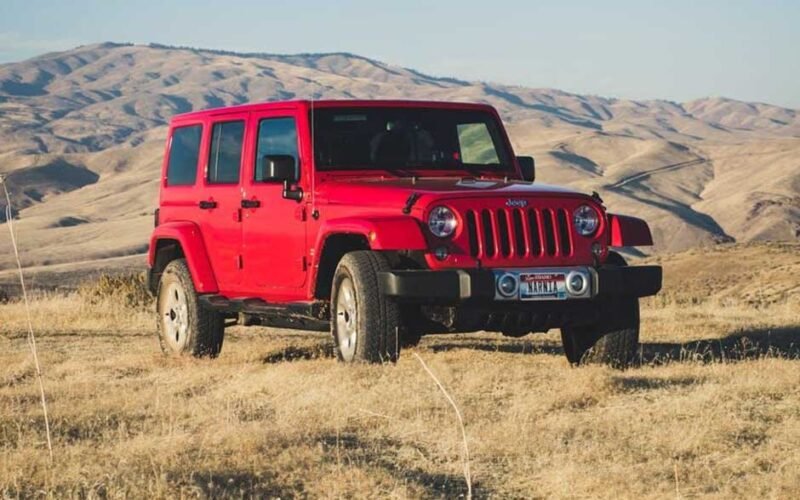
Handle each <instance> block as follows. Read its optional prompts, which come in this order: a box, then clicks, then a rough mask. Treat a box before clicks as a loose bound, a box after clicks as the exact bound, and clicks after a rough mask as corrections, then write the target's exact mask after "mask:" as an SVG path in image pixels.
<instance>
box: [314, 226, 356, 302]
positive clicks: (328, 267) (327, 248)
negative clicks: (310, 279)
mask: <svg viewBox="0 0 800 500" xmlns="http://www.w3.org/2000/svg"><path fill="white" fill-rule="evenodd" d="M356 250H370V246H369V242H368V240H367V236H365V235H363V234H359V233H334V234H330V235H328V237H327V238H325V240H324V241H323V242H322V247H321V253H320V256H319V267H318V269H317V275H316V280H315V283H314V298H316V299H322V300H328V299H330V298H331V286H332V285H333V275H334V273H335V272H336V267H337V266H338V265H339V261H341V260H342V257H344V256H345V255H346V254H347V253H349V252H354V251H356Z"/></svg>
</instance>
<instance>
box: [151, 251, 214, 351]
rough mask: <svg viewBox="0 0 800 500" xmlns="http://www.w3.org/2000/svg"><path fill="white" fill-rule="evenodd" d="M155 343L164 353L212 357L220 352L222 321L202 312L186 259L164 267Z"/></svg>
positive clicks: (157, 304)
mask: <svg viewBox="0 0 800 500" xmlns="http://www.w3.org/2000/svg"><path fill="white" fill-rule="evenodd" d="M156 311H157V314H158V340H159V343H160V344H161V350H162V351H164V353H165V354H175V355H187V354H188V355H191V356H194V357H197V358H200V357H210V358H215V357H217V356H218V355H219V353H220V351H221V350H222V341H223V339H224V336H225V319H224V317H223V316H222V315H221V314H219V313H217V312H215V311H209V310H206V309H203V308H202V307H201V306H200V304H199V303H198V301H197V292H196V291H195V288H194V282H192V276H191V274H190V273H189V268H188V266H187V265H186V260H184V259H176V260H173V261H172V262H170V263H169V264H167V267H166V268H165V269H164V272H163V273H162V275H161V280H160V281H159V282H158V293H157V295H156Z"/></svg>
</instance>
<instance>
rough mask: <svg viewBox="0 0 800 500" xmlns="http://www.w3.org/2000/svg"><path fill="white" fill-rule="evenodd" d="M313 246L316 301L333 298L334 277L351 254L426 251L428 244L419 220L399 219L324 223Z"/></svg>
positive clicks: (376, 218) (401, 217)
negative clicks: (340, 263) (339, 265)
mask: <svg viewBox="0 0 800 500" xmlns="http://www.w3.org/2000/svg"><path fill="white" fill-rule="evenodd" d="M318 235H319V236H318V237H317V241H316V244H315V245H314V248H315V252H316V255H317V256H318V258H317V260H316V261H317V263H318V265H317V266H316V267H315V276H314V277H313V280H312V293H313V296H314V298H317V299H322V300H327V299H330V295H331V284H332V282H333V274H334V272H335V271H336V266H337V265H338V264H339V261H340V260H341V259H342V257H344V255H345V254H346V253H348V252H352V251H356V250H374V251H379V252H393V251H400V250H426V249H427V242H426V241H425V237H424V235H423V234H422V229H421V228H420V226H419V222H418V221H417V219H415V218H413V217H410V216H397V217H346V218H341V219H332V220H328V221H325V222H324V223H323V224H322V226H321V227H320V230H319V233H318Z"/></svg>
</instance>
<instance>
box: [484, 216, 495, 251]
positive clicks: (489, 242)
mask: <svg viewBox="0 0 800 500" xmlns="http://www.w3.org/2000/svg"><path fill="white" fill-rule="evenodd" d="M492 222H493V221H492V212H491V211H489V210H488V209H484V210H483V212H481V223H482V224H481V225H482V226H483V253H484V254H485V255H486V256H487V257H494V256H495V254H496V253H497V248H496V247H495V245H494V231H493V230H494V224H493V223H492Z"/></svg>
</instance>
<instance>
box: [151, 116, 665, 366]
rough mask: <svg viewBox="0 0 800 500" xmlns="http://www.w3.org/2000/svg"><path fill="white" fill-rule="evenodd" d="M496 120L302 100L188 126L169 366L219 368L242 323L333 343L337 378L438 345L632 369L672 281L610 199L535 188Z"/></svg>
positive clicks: (183, 119) (154, 265) (168, 292)
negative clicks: (418, 346)
mask: <svg viewBox="0 0 800 500" xmlns="http://www.w3.org/2000/svg"><path fill="white" fill-rule="evenodd" d="M533 180H534V163H533V158H530V157H515V156H514V153H513V151H512V148H511V144H510V143H509V140H508V137H507V136H506V133H505V130H504V129H503V126H502V124H501V121H500V118H499V116H498V114H497V112H496V111H495V110H494V109H493V108H492V107H490V106H486V105H478V104H457V103H442V102H408V101H317V102H309V101H292V102H274V103H268V104H254V105H245V106H237V107H231V108H224V109H213V110H207V111H200V112H195V113H188V114H183V115H180V116H176V117H175V118H174V119H173V120H172V123H171V126H170V130H169V138H168V140H167V146H166V153H165V156H164V164H163V172H162V178H161V194H160V203H159V209H158V210H157V211H156V214H155V226H156V227H155V229H154V231H153V234H152V238H151V240H150V252H149V284H150V287H151V290H152V291H153V293H154V294H156V295H157V310H158V316H159V317H158V331H159V339H160V341H161V345H162V347H163V349H164V350H165V351H166V352H171V353H188V354H191V355H194V356H212V357H213V356H216V355H218V354H219V352H220V349H221V348H222V340H223V334H224V329H225V327H226V326H228V325H231V324H234V323H236V322H238V323H239V324H243V325H254V324H259V325H268V326H276V327H283V328H299V329H309V330H322V331H328V330H330V331H331V332H332V334H333V339H334V341H335V343H336V351H337V354H338V357H339V359H340V360H342V361H345V362H353V361H365V362H381V361H394V360H396V359H397V356H398V354H399V352H400V348H401V347H403V346H407V345H413V344H415V343H417V342H418V341H419V339H420V337H421V336H422V335H425V334H431V333H451V332H472V331H478V330H492V331H499V332H502V333H503V334H504V335H508V336H512V337H518V336H522V335H526V334H528V333H530V332H545V331H547V330H549V329H551V328H560V329H561V337H562V340H563V344H564V351H565V353H566V355H567V359H568V360H569V361H570V362H572V363H580V362H585V361H601V362H606V363H610V364H612V365H615V366H624V365H626V364H627V363H628V362H629V361H630V360H631V358H632V357H633V356H634V354H635V352H636V349H637V345H638V337H639V305H638V298H639V297H643V296H647V295H653V294H655V293H657V292H658V291H659V290H660V288H661V268H660V267H657V266H640V267H627V266H626V265H625V261H624V259H623V258H622V257H621V256H620V255H619V254H618V253H615V252H612V251H610V250H609V248H610V247H631V246H637V245H652V238H651V235H650V230H649V228H648V226H647V224H646V223H645V222H644V221H642V220H639V219H636V218H632V217H626V216H622V215H613V214H609V213H607V212H606V210H605V207H604V206H603V203H602V200H601V199H600V198H599V197H598V196H597V194H593V195H592V196H587V195H584V194H580V193H577V192H574V191H570V190H568V189H564V188H560V187H554V186H547V185H544V184H539V183H534V182H533Z"/></svg>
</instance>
